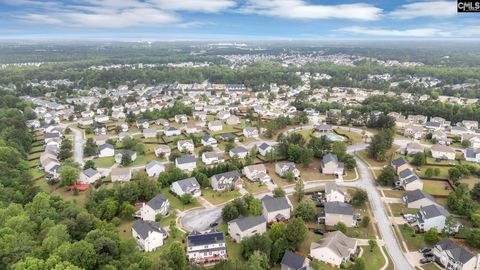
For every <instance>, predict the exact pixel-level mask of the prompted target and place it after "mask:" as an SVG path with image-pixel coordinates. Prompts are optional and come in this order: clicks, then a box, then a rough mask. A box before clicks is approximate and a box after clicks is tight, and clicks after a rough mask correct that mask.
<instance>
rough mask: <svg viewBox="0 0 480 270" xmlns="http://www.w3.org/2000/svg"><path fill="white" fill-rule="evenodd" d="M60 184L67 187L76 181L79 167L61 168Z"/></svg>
mask: <svg viewBox="0 0 480 270" xmlns="http://www.w3.org/2000/svg"><path fill="white" fill-rule="evenodd" d="M59 171H60V185H61V186H62V187H66V186H69V185H72V184H74V183H76V181H77V179H78V169H77V168H75V167H71V166H64V167H61V168H60V170H59Z"/></svg>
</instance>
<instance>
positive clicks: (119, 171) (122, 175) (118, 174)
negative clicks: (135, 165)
mask: <svg viewBox="0 0 480 270" xmlns="http://www.w3.org/2000/svg"><path fill="white" fill-rule="evenodd" d="M110 177H111V179H112V182H128V181H130V179H132V171H131V170H130V168H112V172H111V173H110Z"/></svg>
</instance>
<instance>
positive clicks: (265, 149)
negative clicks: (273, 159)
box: [258, 142, 273, 157]
mask: <svg viewBox="0 0 480 270" xmlns="http://www.w3.org/2000/svg"><path fill="white" fill-rule="evenodd" d="M270 151H273V147H272V146H271V145H270V144H268V143H266V142H263V143H261V144H260V145H259V146H258V153H260V155H262V156H264V157H265V156H267V155H268V153H269V152H270Z"/></svg>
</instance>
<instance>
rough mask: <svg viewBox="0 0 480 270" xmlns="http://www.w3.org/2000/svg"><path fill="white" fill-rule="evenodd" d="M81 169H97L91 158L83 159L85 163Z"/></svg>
mask: <svg viewBox="0 0 480 270" xmlns="http://www.w3.org/2000/svg"><path fill="white" fill-rule="evenodd" d="M83 169H84V170H87V169H94V170H95V169H97V166H96V165H95V162H94V161H93V160H87V161H85V164H84V165H83Z"/></svg>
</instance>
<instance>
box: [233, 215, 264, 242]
mask: <svg viewBox="0 0 480 270" xmlns="http://www.w3.org/2000/svg"><path fill="white" fill-rule="evenodd" d="M266 231H267V220H266V219H265V217H263V216H256V217H242V216H240V217H238V218H236V219H234V220H232V221H229V222H228V234H229V235H230V237H232V239H233V240H234V241H235V242H237V243H240V241H242V239H243V238H245V237H250V236H253V235H255V234H263V233H264V232H266Z"/></svg>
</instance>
